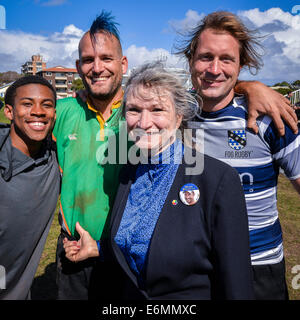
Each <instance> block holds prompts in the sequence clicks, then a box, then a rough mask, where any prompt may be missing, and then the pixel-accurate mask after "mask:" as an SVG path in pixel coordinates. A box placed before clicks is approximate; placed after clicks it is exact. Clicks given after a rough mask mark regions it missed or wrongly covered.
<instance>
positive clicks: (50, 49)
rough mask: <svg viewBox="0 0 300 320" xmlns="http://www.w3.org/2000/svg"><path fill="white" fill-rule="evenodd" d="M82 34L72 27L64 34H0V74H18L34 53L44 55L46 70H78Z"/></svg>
mask: <svg viewBox="0 0 300 320" xmlns="http://www.w3.org/2000/svg"><path fill="white" fill-rule="evenodd" d="M83 33H84V32H83V31H82V30H80V29H78V28H76V27H75V26H74V25H69V26H66V27H65V28H64V30H63V31H62V32H56V33H54V34H51V35H49V36H41V35H37V34H30V33H24V32H14V31H7V30H1V31H0V61H1V64H0V72H3V71H8V70H12V71H17V72H20V67H21V66H22V64H24V63H25V62H26V61H28V60H30V59H31V56H32V55H34V54H38V53H39V54H41V55H42V56H43V58H44V60H45V61H46V62H47V67H53V66H56V65H63V66H65V67H72V68H74V67H75V60H76V59H77V57H78V53H77V51H78V43H79V40H80V38H81V36H82V35H83Z"/></svg>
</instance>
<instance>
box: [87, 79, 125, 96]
mask: <svg viewBox="0 0 300 320" xmlns="http://www.w3.org/2000/svg"><path fill="white" fill-rule="evenodd" d="M83 84H84V86H85V88H86V90H87V92H88V95H89V96H90V97H91V98H94V99H95V100H100V101H106V100H110V99H111V98H113V97H114V96H115V95H116V93H117V92H118V91H119V89H120V87H121V86H122V80H121V81H119V83H118V84H117V85H116V86H113V90H110V91H109V92H107V93H97V92H93V90H92V89H91V87H90V86H89V85H88V83H87V82H86V81H85V80H84V81H83Z"/></svg>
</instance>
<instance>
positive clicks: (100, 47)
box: [53, 11, 128, 300]
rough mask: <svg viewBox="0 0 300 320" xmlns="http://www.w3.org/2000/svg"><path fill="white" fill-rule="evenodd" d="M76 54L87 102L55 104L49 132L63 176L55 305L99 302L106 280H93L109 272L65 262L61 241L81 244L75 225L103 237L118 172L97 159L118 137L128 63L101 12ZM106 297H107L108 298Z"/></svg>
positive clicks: (90, 263)
mask: <svg viewBox="0 0 300 320" xmlns="http://www.w3.org/2000/svg"><path fill="white" fill-rule="evenodd" d="M78 50H79V60H77V61H76V67H77V70H78V73H79V75H80V77H81V79H82V81H83V83H84V86H85V88H86V90H87V92H88V97H87V101H86V102H83V101H82V100H81V99H80V98H79V97H77V98H67V99H62V100H59V101H58V103H57V109H56V110H57V121H56V125H55V128H54V131H53V138H54V140H56V143H57V153H58V159H59V164H60V168H61V173H62V187H61V203H60V214H59V221H60V224H61V234H60V236H59V238H58V244H57V252H56V255H57V257H56V259H57V285H58V299H72V300H76V299H81V300H85V299H96V297H97V298H99V295H98V294H99V291H101V290H99V288H97V285H98V284H99V282H98V281H101V282H102V281H104V280H100V279H99V278H97V277H98V276H100V275H102V274H103V275H107V271H105V269H106V268H107V269H109V270H110V271H111V268H110V266H106V264H105V263H104V262H100V261H98V259H97V260H95V259H89V260H87V261H85V262H84V263H76V264H74V263H71V262H67V260H66V259H65V256H64V255H65V252H64V249H63V239H64V238H68V239H69V240H72V239H73V240H78V239H79V235H78V233H77V232H76V230H75V224H76V222H77V221H78V222H79V223H80V225H81V226H83V227H84V228H85V229H86V230H88V231H89V233H90V234H91V235H92V237H93V238H94V239H95V240H99V239H100V238H101V237H102V238H103V237H106V234H107V233H106V232H105V228H104V227H105V224H106V220H107V216H108V215H109V213H110V211H111V208H112V204H113V202H114V198H115V193H116V191H117V188H118V184H119V179H118V175H119V169H120V167H121V166H120V165H117V164H105V165H103V164H101V163H100V162H99V159H97V154H98V153H99V150H100V151H101V150H106V149H107V144H108V134H107V132H114V134H115V135H116V136H118V131H119V121H118V120H119V119H120V116H121V114H120V111H121V108H120V106H121V101H122V98H123V91H122V86H121V85H122V76H123V74H125V73H126V71H127V67H128V62H127V58H126V57H125V56H123V54H122V47H121V44H120V38H119V33H118V29H117V27H116V23H115V22H114V18H113V17H112V16H111V14H110V13H107V12H105V11H103V12H102V13H101V14H100V16H98V17H97V18H96V19H95V20H94V22H93V24H92V26H91V28H90V30H89V31H87V32H86V33H85V34H84V35H83V37H82V39H81V40H80V43H79V47H78ZM116 149H118V148H116ZM97 152H98V153H97ZM95 278H97V279H98V281H96V280H94V279H95ZM101 282H100V283H101ZM97 283H98V284H97ZM93 285H94V286H95V288H93ZM112 287H113V286H112ZM105 294H106V297H107V296H108V293H107V292H105Z"/></svg>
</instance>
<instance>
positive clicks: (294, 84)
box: [292, 80, 300, 87]
mask: <svg viewBox="0 0 300 320" xmlns="http://www.w3.org/2000/svg"><path fill="white" fill-rule="evenodd" d="M292 85H293V86H295V87H300V80H296V81H294V82H293V83H292Z"/></svg>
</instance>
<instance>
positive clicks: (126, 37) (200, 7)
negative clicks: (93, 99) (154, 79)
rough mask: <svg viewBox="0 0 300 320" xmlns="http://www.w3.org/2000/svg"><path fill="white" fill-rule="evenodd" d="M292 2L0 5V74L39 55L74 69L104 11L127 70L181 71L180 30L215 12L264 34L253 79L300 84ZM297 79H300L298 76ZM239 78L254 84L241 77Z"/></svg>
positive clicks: (22, 1)
mask: <svg viewBox="0 0 300 320" xmlns="http://www.w3.org/2000/svg"><path fill="white" fill-rule="evenodd" d="M297 1H298V3H297V2H295V1H282V0H281V1H277V0H274V1H256V0H255V1H251V2H250V1H236V0H231V1H220V0H210V1H202V2H201V1H199V0H197V1H196V0H173V1H169V0H139V1H138V0H123V1H121V0H105V1H103V0H81V1H77V0H76V1H75V0H19V1H14V0H13V1H12V0H0V5H2V6H4V7H5V9H6V29H5V30H0V72H1V71H8V70H15V71H18V72H20V66H21V64H22V63H23V62H25V61H26V60H28V59H29V58H30V57H31V55H32V54H35V53H41V54H42V55H43V56H44V58H45V59H46V61H47V66H48V67H52V66H55V65H64V66H67V67H73V66H74V65H75V59H76V58H77V44H78V41H79V39H80V37H81V35H82V33H83V32H84V31H86V30H87V29H89V26H90V24H91V23H92V21H93V19H94V18H95V17H96V15H97V14H98V13H100V11H101V10H102V9H105V10H108V11H111V12H112V14H113V15H114V16H115V18H116V20H117V21H118V22H119V29H120V34H121V39H122V45H123V49H124V53H125V54H126V55H127V56H128V59H129V62H130V67H133V66H135V65H138V64H140V63H142V62H143V61H145V60H151V59H154V58H157V57H159V56H165V57H167V58H168V62H169V63H170V64H171V65H178V66H181V65H182V62H178V60H177V58H175V57H173V56H172V55H171V53H170V52H171V50H172V45H173V43H174V40H175V39H176V38H177V36H176V33H175V31H174V29H180V30H182V29H184V28H185V27H186V26H187V25H188V26H191V25H193V24H195V23H196V21H198V20H199V19H200V18H201V17H203V15H205V14H207V13H210V12H212V11H215V10H228V11H232V12H234V13H236V14H238V15H240V17H241V18H242V19H243V21H245V23H246V24H247V25H248V26H250V27H251V28H256V29H259V30H260V31H261V32H267V33H268V37H267V38H266V40H264V45H265V47H266V49H267V50H266V54H265V58H264V60H265V66H264V68H263V69H262V70H261V72H260V73H259V74H258V75H257V76H256V77H255V78H256V79H259V80H261V81H263V82H265V83H267V84H272V83H273V82H277V81H282V80H287V81H294V80H296V79H300V12H299V15H296V14H292V8H293V7H294V6H295V5H298V4H299V5H300V0H297ZM298 75H299V76H298ZM241 77H242V78H247V79H252V78H253V77H252V76H250V75H249V74H248V73H246V72H243V73H242V74H241Z"/></svg>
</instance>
